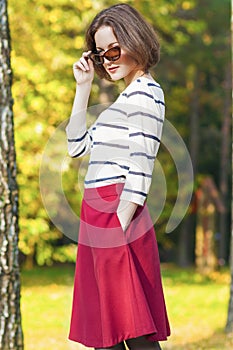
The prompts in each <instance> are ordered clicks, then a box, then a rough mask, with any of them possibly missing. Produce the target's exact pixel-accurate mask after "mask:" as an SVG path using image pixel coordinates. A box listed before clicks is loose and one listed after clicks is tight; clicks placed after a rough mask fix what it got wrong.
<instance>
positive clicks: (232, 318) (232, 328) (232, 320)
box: [226, 0, 233, 333]
mask: <svg viewBox="0 0 233 350" xmlns="http://www.w3.org/2000/svg"><path fill="white" fill-rule="evenodd" d="M231 52H232V53H233V0H231ZM231 57H232V58H231V71H232V77H233V56H231ZM232 101H233V93H232ZM232 117H233V114H232ZM232 125H233V123H232ZM232 135H233V128H232ZM232 140H233V138H232ZM231 152H232V153H231V156H232V158H231V166H232V168H233V142H232V148H231ZM230 267H231V285H230V300H229V305H228V314H227V323H226V332H227V333H233V172H232V196H231V255H230Z"/></svg>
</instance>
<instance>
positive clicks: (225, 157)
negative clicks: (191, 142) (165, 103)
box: [219, 65, 232, 265]
mask: <svg viewBox="0 0 233 350" xmlns="http://www.w3.org/2000/svg"><path fill="white" fill-rule="evenodd" d="M230 71H231V68H230V67H229V66H228V65H227V67H226V73H225V80H224V89H225V100H224V108H223V123H222V130H221V136H222V137H221V140H222V145H221V155H220V157H221V159H220V194H221V198H222V202H223V205H224V207H225V210H224V211H223V212H221V213H220V234H221V236H220V237H221V238H220V247H219V259H220V263H221V265H225V264H226V263H228V261H227V258H228V256H229V251H228V249H227V247H228V246H229V240H228V237H229V229H228V225H227V216H228V215H229V212H228V211H227V198H228V191H229V186H228V176H229V162H230V151H229V144H230V134H231V131H230V130H231V101H232V100H231V81H232V79H231V74H230Z"/></svg>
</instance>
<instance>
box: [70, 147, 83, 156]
mask: <svg viewBox="0 0 233 350" xmlns="http://www.w3.org/2000/svg"><path fill="white" fill-rule="evenodd" d="M85 150H86V146H85V147H84V148H83V149H82V151H81V152H79V153H78V154H76V155H75V156H72V158H77V157H80V156H81V154H82V153H84V152H85Z"/></svg>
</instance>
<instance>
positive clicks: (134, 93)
mask: <svg viewBox="0 0 233 350" xmlns="http://www.w3.org/2000/svg"><path fill="white" fill-rule="evenodd" d="M133 95H143V96H147V97H149V98H152V99H153V100H154V101H155V103H159V104H161V105H163V106H165V103H164V102H163V101H160V100H156V99H155V98H154V96H153V95H151V94H148V93H147V92H144V91H133V92H131V93H130V94H128V95H126V96H127V97H128V98H129V97H130V96H133Z"/></svg>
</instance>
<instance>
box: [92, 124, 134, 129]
mask: <svg viewBox="0 0 233 350" xmlns="http://www.w3.org/2000/svg"><path fill="white" fill-rule="evenodd" d="M97 125H100V126H106V127H108V128H115V129H123V130H128V128H127V127H126V126H119V125H114V124H107V123H97Z"/></svg>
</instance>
